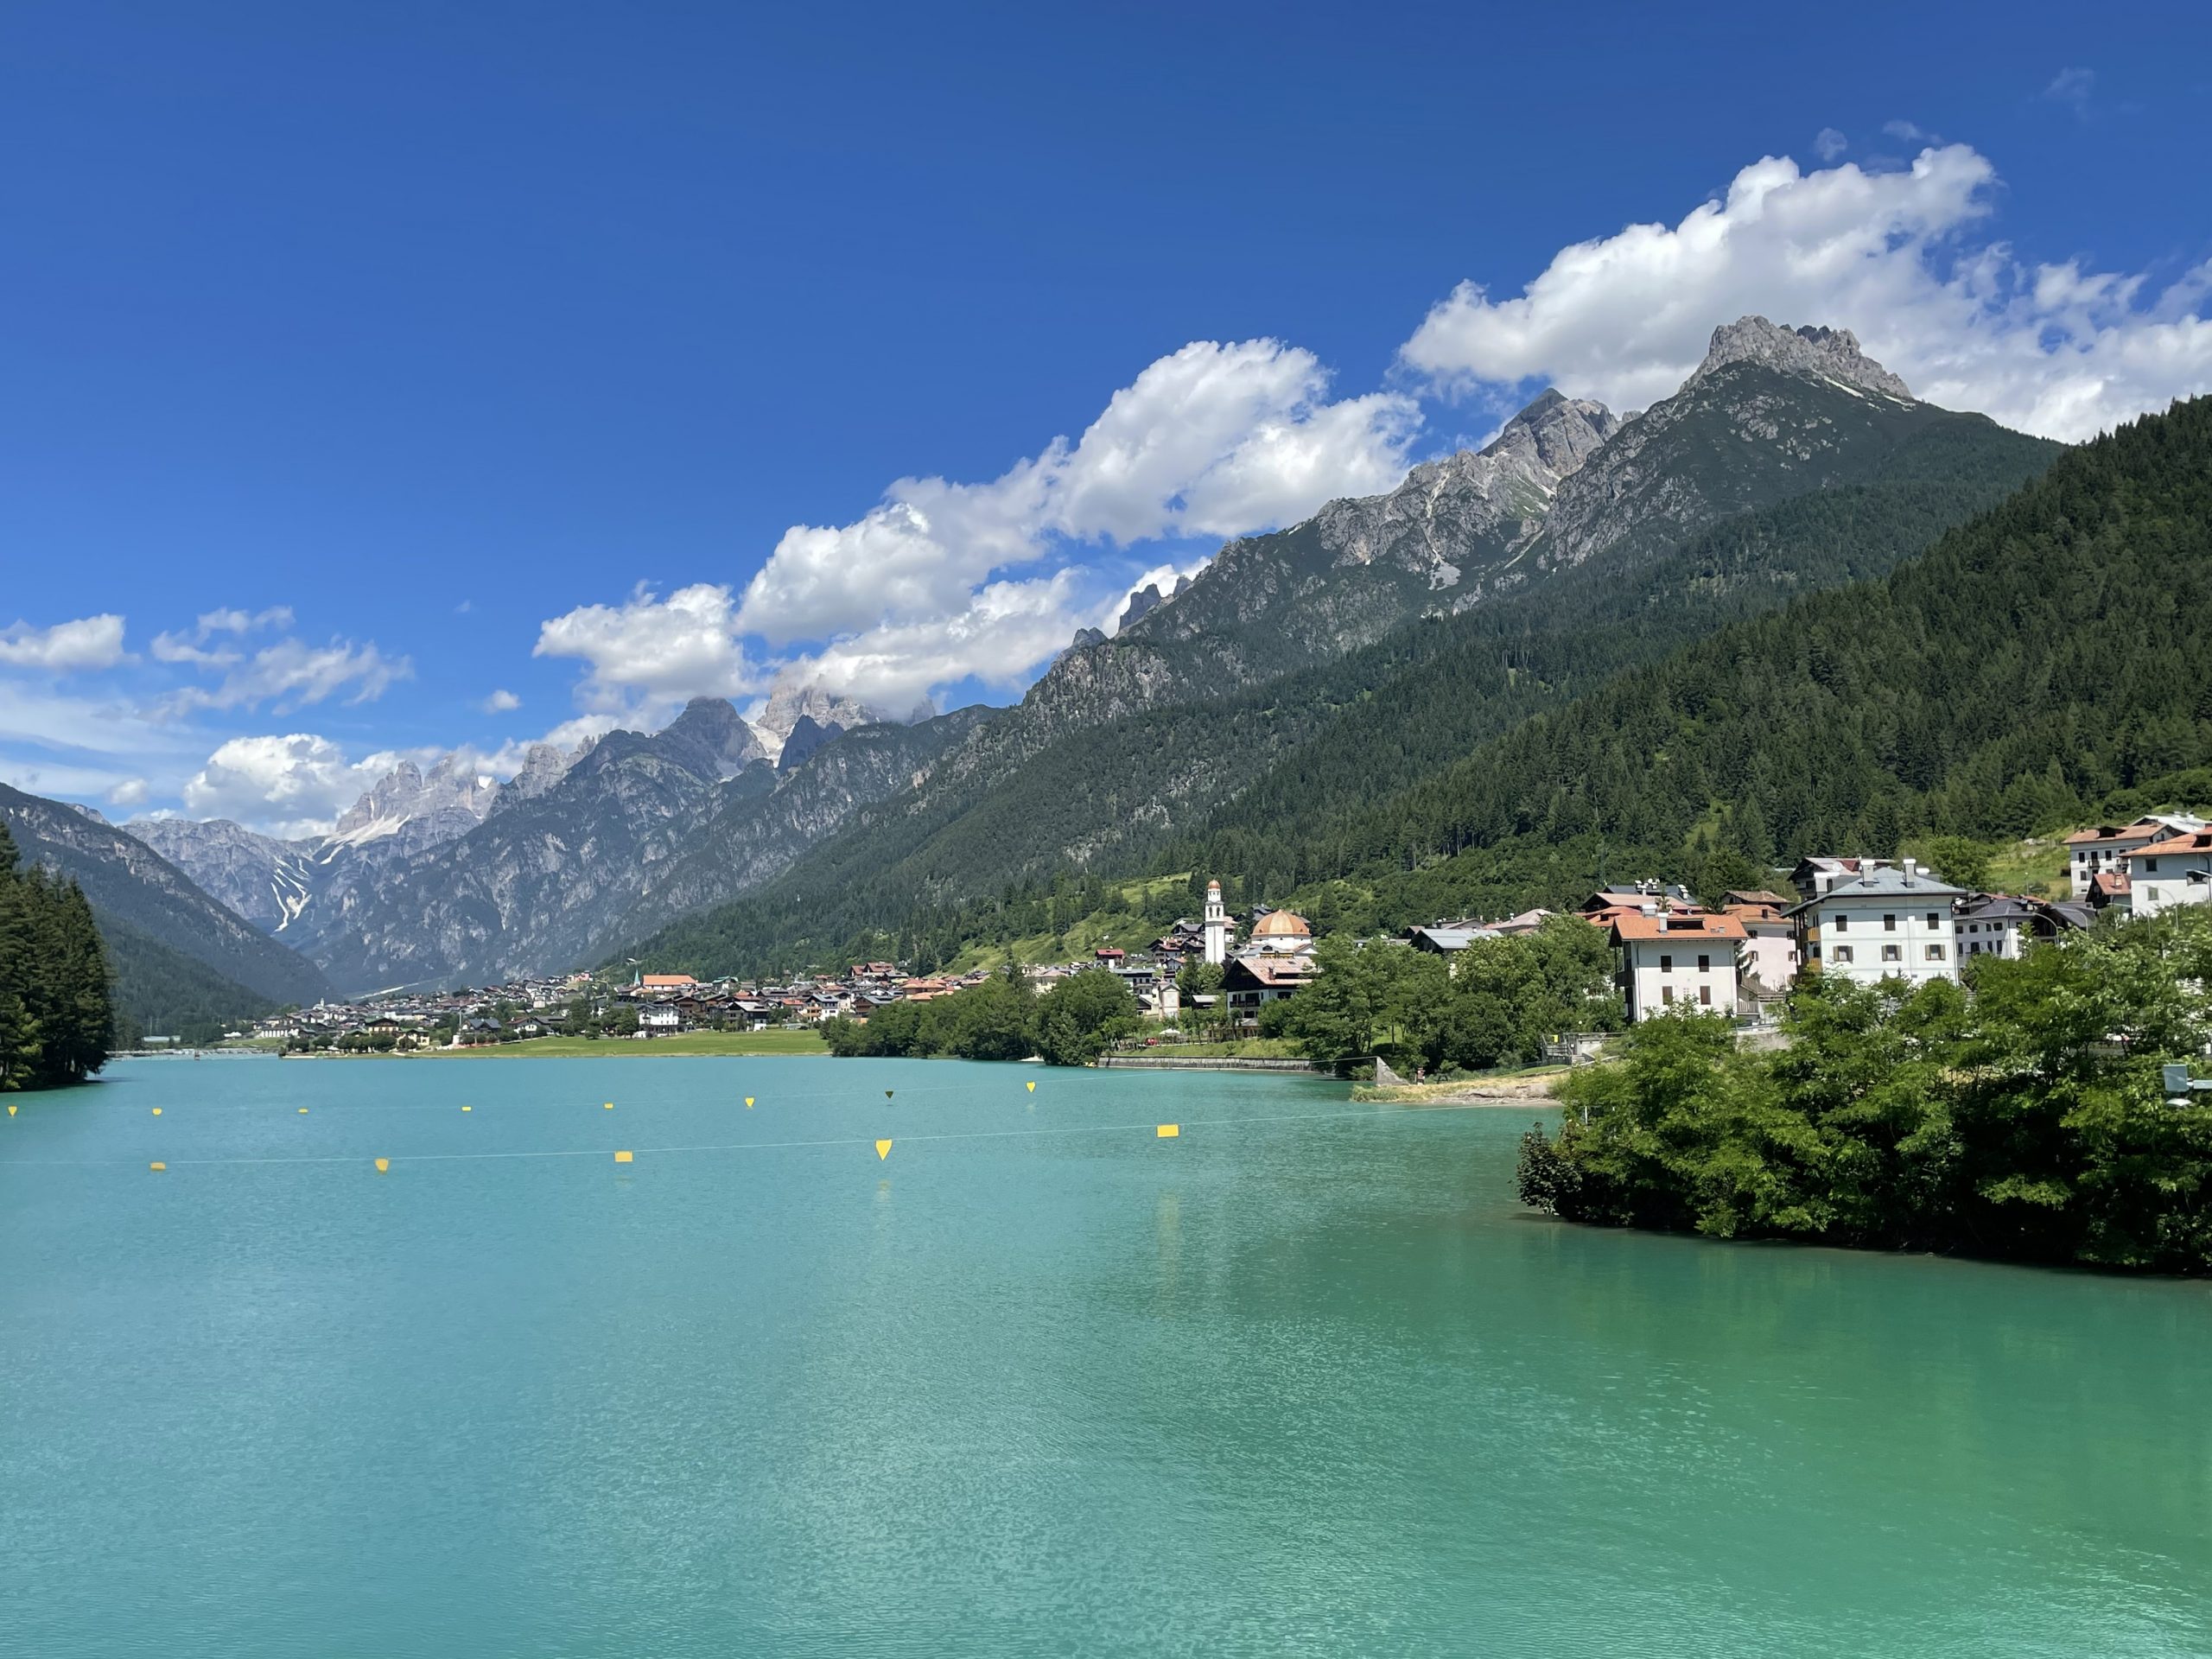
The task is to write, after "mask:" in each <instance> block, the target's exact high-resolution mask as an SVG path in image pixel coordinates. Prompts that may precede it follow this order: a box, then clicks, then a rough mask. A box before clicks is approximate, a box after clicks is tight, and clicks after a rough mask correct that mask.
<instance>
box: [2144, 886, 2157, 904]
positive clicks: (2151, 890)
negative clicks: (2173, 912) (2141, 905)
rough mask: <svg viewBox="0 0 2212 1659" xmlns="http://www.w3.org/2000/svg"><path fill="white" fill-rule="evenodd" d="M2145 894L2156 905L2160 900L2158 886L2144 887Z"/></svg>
mask: <svg viewBox="0 0 2212 1659" xmlns="http://www.w3.org/2000/svg"><path fill="white" fill-rule="evenodd" d="M2143 896H2144V897H2145V899H2149V900H2150V901H2151V902H2152V904H2154V905H2155V904H2157V903H2158V889H2157V888H2156V887H2145V888H2144V889H2143Z"/></svg>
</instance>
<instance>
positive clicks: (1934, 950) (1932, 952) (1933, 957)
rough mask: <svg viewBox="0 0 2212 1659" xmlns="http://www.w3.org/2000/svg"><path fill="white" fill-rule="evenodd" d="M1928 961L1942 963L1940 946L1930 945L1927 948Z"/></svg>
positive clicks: (1941, 948)
mask: <svg viewBox="0 0 2212 1659" xmlns="http://www.w3.org/2000/svg"><path fill="white" fill-rule="evenodd" d="M1928 960H1929V961H1930V962H1941V961H1942V960H1943V947H1942V945H1940V944H1931V945H1929V947H1928Z"/></svg>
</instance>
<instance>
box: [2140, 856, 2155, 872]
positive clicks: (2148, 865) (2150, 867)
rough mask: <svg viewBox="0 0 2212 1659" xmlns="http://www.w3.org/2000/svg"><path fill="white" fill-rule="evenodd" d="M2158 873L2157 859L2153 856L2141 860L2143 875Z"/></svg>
mask: <svg viewBox="0 0 2212 1659" xmlns="http://www.w3.org/2000/svg"><path fill="white" fill-rule="evenodd" d="M2143 874H2145V875H2156V874H2158V860H2157V859H2155V858H2146V859H2145V860H2144V861H2143Z"/></svg>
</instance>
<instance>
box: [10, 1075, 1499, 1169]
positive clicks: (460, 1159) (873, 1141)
mask: <svg viewBox="0 0 2212 1659" xmlns="http://www.w3.org/2000/svg"><path fill="white" fill-rule="evenodd" d="M950 1092H958V1093H962V1094H972V1093H973V1092H974V1091H973V1090H957V1091H950ZM1493 1109H1495V1107H1494V1105H1493V1103H1490V1102H1486V1101H1465V1102H1456V1101H1455V1102H1440V1103H1437V1104H1435V1105H1433V1106H1425V1107H1421V1108H1419V1109H1414V1110H1408V1109H1402V1108H1398V1109H1393V1108H1391V1107H1389V1106H1368V1107H1362V1108H1357V1109H1351V1110H1347V1111H1333V1112H1270V1113H1263V1114H1261V1115H1259V1116H1252V1117H1215V1118H1202V1119H1193V1120H1192V1121H1190V1122H1187V1123H1160V1122H1143V1123H1082V1124H1066V1125H1062V1126H1059V1127H1057V1128H1019V1129H946V1130H940V1131H938V1133H936V1134H918V1135H899V1136H898V1137H897V1140H898V1141H906V1142H953V1141H1020V1140H1044V1139H1047V1138H1050V1137H1052V1136H1056V1135H1150V1136H1151V1137H1152V1138H1154V1139H1155V1140H1160V1141H1179V1140H1181V1139H1183V1138H1184V1134H1183V1132H1184V1130H1185V1128H1189V1129H1192V1130H1194V1131H1197V1132H1198V1133H1200V1134H1201V1135H1204V1134H1205V1132H1207V1131H1211V1130H1215V1129H1234V1128H1266V1127H1268V1126H1270V1125H1273V1124H1279V1123H1324V1122H1348V1121H1350V1120H1351V1119H1355V1118H1361V1119H1366V1120H1369V1121H1370V1122H1372V1121H1382V1120H1386V1119H1388V1120H1395V1121H1405V1120H1409V1119H1414V1118H1422V1117H1427V1116H1432V1115H1433V1114H1437V1113H1442V1112H1465V1111H1485V1110H1493ZM893 1144H894V1142H893V1141H892V1140H891V1139H878V1138H876V1137H874V1136H870V1135H828V1136H823V1137H820V1138H818V1139H812V1140H804V1141H722V1142H718V1143H702V1144H694V1145H690V1146H668V1147H621V1148H616V1147H563V1148H557V1149H547V1150H538V1151H514V1152H423V1153H413V1154H385V1155H382V1156H378V1157H375V1158H373V1159H365V1158H364V1157H363V1156H362V1155H361V1154H358V1153H345V1154H338V1153H308V1154H301V1153H295V1154H275V1155H270V1156H264V1157H256V1158H171V1159H168V1160H163V1161H161V1162H156V1163H155V1164H153V1165H152V1166H151V1167H152V1168H153V1169H155V1170H159V1171H167V1170H168V1169H170V1168H171V1167H175V1168H177V1169H209V1168H232V1167H245V1166H263V1165H285V1164H297V1165H308V1164H359V1163H363V1162H369V1163H372V1165H373V1166H374V1168H375V1170H376V1172H377V1173H378V1174H383V1173H387V1172H388V1171H390V1170H391V1167H392V1166H394V1165H405V1164H454V1163H491V1162H499V1161H502V1160H526V1159H543V1158H597V1159H601V1160H605V1159H607V1158H610V1157H611V1158H612V1159H613V1161H614V1162H616V1163H618V1164H634V1163H635V1162H636V1161H637V1160H639V1158H671V1157H690V1156H697V1155H702V1154H726V1153H747V1152H795V1151H805V1150H813V1149H819V1148H828V1147H874V1150H875V1155H876V1158H877V1160H879V1161H884V1160H888V1159H889V1158H890V1156H891V1148H892V1147H893ZM137 1162H138V1160H137V1159H135V1158H9V1159H0V1169H57V1168H69V1169H92V1168H111V1167H117V1166H127V1165H135V1164H137Z"/></svg>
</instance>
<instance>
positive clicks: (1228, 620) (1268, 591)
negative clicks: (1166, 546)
mask: <svg viewBox="0 0 2212 1659" xmlns="http://www.w3.org/2000/svg"><path fill="white" fill-rule="evenodd" d="M1619 424H1620V423H1619V422H1618V419H1616V418H1615V416H1613V414H1612V413H1611V411H1610V410H1607V409H1605V407H1604V406H1603V405H1602V404H1593V403H1589V402H1585V401H1581V400H1579V399H1574V398H1569V397H1561V396H1560V394H1559V393H1558V392H1556V391H1547V392H1545V393H1544V394H1543V395H1542V396H1541V397H1538V398H1537V399H1536V400H1535V402H1533V403H1531V404H1529V406H1528V407H1527V408H1526V409H1524V410H1522V411H1521V412H1520V413H1519V414H1517V415H1516V416H1514V417H1513V418H1512V419H1511V420H1510V421H1508V422H1507V423H1505V425H1504V427H1503V429H1501V430H1500V431H1499V433H1498V435H1497V437H1496V438H1495V439H1493V440H1492V441H1491V442H1489V443H1488V444H1485V445H1484V447H1483V448H1481V449H1479V450H1463V451H1461V452H1460V453H1459V454H1453V455H1447V456H1446V457H1445V458H1443V459H1442V460H1440V461H1428V462H1426V463H1424V464H1423V465H1421V466H1419V467H1414V469H1413V471H1412V472H1411V473H1409V474H1407V477H1406V480H1405V482H1404V483H1402V484H1401V485H1400V486H1398V487H1397V488H1396V489H1395V490H1392V491H1390V492H1389V493H1388V494H1384V495H1377V496H1368V497H1364V498H1361V499H1353V500H1343V501H1332V502H1331V503H1329V505H1326V506H1325V507H1323V508H1322V509H1321V511H1320V512H1318V513H1316V514H1315V515H1314V516H1313V518H1309V519H1307V520H1306V522H1305V523H1303V524H1294V525H1292V526H1291V527H1290V528H1289V529H1288V530H1283V531H1274V532H1273V533H1271V534H1268V535H1265V536H1252V537H1245V538H1243V540H1241V541H1235V542H1231V543H1229V545H1228V546H1226V547H1224V549H1222V550H1221V552H1220V553H1219V554H1218V555H1217V556H1216V557H1215V559H1214V561H1213V563H1211V564H1209V565H1208V566H1207V567H1206V568H1205V569H1204V570H1203V571H1201V572H1200V573H1199V574H1198V575H1197V576H1196V577H1195V578H1191V579H1186V580H1184V581H1180V582H1178V583H1177V584H1176V588H1175V591H1174V592H1173V594H1164V595H1163V594H1160V592H1159V589H1158V588H1156V587H1153V586H1147V588H1144V589H1142V590H1141V591H1140V592H1139V593H1137V594H1134V595H1132V597H1131V599H1130V601H1129V604H1128V607H1127V608H1126V609H1125V610H1124V611H1123V613H1122V626H1121V631H1120V632H1118V633H1116V635H1115V637H1114V638H1113V639H1110V640H1107V641H1105V642H1103V644H1096V645H1090V644H1078V645H1077V646H1076V647H1075V648H1071V650H1070V651H1068V652H1065V654H1064V655H1063V656H1062V657H1061V658H1060V659H1059V660H1058V663H1056V664H1054V665H1053V666H1052V669H1050V670H1049V671H1047V672H1046V675H1045V676H1044V677H1043V678H1042V679H1040V680H1039V682H1038V683H1037V684H1036V685H1035V686H1034V687H1033V688H1032V689H1031V691H1030V694H1029V696H1028V698H1027V700H1026V702H1025V707H1031V708H1033V709H1034V710H1035V717H1036V718H1037V719H1038V720H1039V721H1040V722H1041V723H1042V724H1043V725H1045V726H1046V727H1048V728H1065V727H1066V726H1068V725H1070V724H1095V723H1096V722H1098V721H1103V720H1110V719H1114V718H1116V717H1118V716H1119V715H1125V714H1128V713H1130V712H1132V711H1134V710H1135V709H1141V708H1145V707H1147V706H1150V705H1152V704H1154V703H1156V702H1161V701H1163V700H1166V699H1170V698H1187V697H1191V696H1216V695H1219V694H1221V693H1223V692H1225V691H1229V690H1235V689H1236V688H1237V687H1240V686H1243V685H1249V684H1252V683H1255V682H1257V681H1259V680H1262V679H1267V678H1271V677H1274V675H1276V674H1280V673H1284V672H1287V671H1291V670H1294V669H1297V668H1300V667H1303V666H1306V665H1307V664H1312V663H1314V662H1318V661H1322V660H1325V659H1327V658H1332V657H1336V656H1341V655H1342V654H1343V653H1344V652H1348V651H1352V650H1356V649H1357V648H1358V647H1359V646H1361V645H1368V644H1370V643H1372V642H1373V641H1374V640H1376V639H1381V638H1382V637H1383V635H1384V634H1386V633H1389V632H1391V631H1392V630H1393V629H1395V628H1398V627H1401V626H1403V625H1404V624H1406V623H1407V622H1409V621H1411V620H1414V618H1416V617H1418V616H1421V615H1423V614H1425V613H1448V612H1451V611H1454V610H1462V609H1465V607H1468V606H1470V605H1474V604H1478V603H1480V602H1481V601H1483V600H1484V599H1485V598H1487V597H1489V596H1491V595H1492V594H1497V593H1500V592H1503V591H1507V590H1509V589H1511V588H1517V587H1519V586H1520V585H1522V582H1525V581H1526V580H1527V573H1525V572H1523V571H1521V570H1519V569H1517V568H1516V567H1517V561H1518V559H1519V557H1520V555H1521V553H1522V550H1523V549H1525V548H1526V547H1527V546H1528V545H1529V543H1530V542H1531V541H1533V540H1534V539H1535V537H1536V535H1537V534H1538V533H1539V532H1540V531H1541V529H1542V528H1543V525H1544V522H1545V519H1546V517H1547V515H1548V513H1549V512H1550V509H1551V504H1552V500H1553V498H1554V496H1555V495H1556V494H1557V493H1558V492H1559V490H1560V486H1561V485H1562V484H1563V482H1564V481H1565V480H1567V479H1569V478H1571V477H1573V475H1574V474H1575V473H1576V472H1577V471H1578V470H1579V469H1580V467H1582V466H1583V465H1584V464H1585V463H1586V461H1588V460H1589V458H1590V457H1591V456H1592V454H1595V453H1597V452H1598V450H1599V448H1600V446H1602V445H1603V444H1604V443H1605V441H1606V440H1607V439H1608V438H1609V437H1610V436H1611V435H1612V434H1613V433H1614V432H1615V431H1616V430H1617V429H1618V427H1619ZM1147 594H1149V595H1151V597H1150V598H1149V599H1147Z"/></svg>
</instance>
